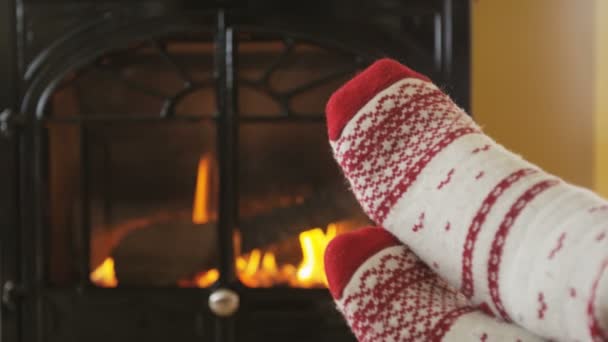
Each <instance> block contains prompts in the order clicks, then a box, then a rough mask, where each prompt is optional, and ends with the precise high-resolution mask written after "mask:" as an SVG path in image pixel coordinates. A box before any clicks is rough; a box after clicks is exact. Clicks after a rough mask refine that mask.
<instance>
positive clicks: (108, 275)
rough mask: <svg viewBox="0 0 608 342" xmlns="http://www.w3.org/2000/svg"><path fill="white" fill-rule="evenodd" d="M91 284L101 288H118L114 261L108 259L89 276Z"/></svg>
mask: <svg viewBox="0 0 608 342" xmlns="http://www.w3.org/2000/svg"><path fill="white" fill-rule="evenodd" d="M89 277H90V279H91V282H92V283H93V284H96V285H97V286H99V287H116V286H118V280H117V279H116V272H114V259H112V258H107V259H106V260H104V261H103V263H102V264H101V265H99V267H97V268H96V269H95V270H94V271H93V272H91V275H90V276H89Z"/></svg>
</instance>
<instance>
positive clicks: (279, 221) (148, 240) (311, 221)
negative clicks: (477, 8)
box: [112, 186, 369, 286]
mask: <svg viewBox="0 0 608 342" xmlns="http://www.w3.org/2000/svg"><path fill="white" fill-rule="evenodd" d="M341 220H353V221H355V222H356V223H353V226H354V227H357V226H358V225H363V224H366V223H368V222H369V221H368V219H367V218H366V217H365V216H364V215H363V214H362V213H361V210H360V209H359V205H358V203H357V201H356V200H355V199H354V197H353V195H352V194H351V193H350V192H349V191H348V190H346V189H344V188H343V187H337V186H336V187H331V188H327V189H324V190H322V191H318V192H317V193H315V194H313V195H312V196H309V197H308V198H307V199H305V200H303V201H302V202H300V203H298V204H294V205H292V206H289V207H284V208H275V209H273V210H271V211H270V212H267V213H263V214H258V215H255V216H252V217H244V218H241V221H240V229H239V231H240V235H241V241H242V242H241V248H242V251H244V252H248V251H251V250H253V249H254V248H260V247H266V246H268V245H270V244H273V243H276V242H279V241H284V240H287V239H290V238H295V237H297V234H298V233H299V232H301V231H303V230H306V229H308V228H311V227H326V226H327V225H329V224H330V223H332V222H336V221H341ZM145 221H147V222H146V224H145V225H144V226H141V223H142V222H145ZM123 229H129V231H127V232H123V233H122V234H121V235H122V236H124V238H122V239H121V240H120V241H119V242H118V243H117V245H116V248H114V250H113V251H112V256H113V257H114V260H115V265H116V275H117V277H118V279H119V281H120V283H121V284H123V285H158V286H169V285H174V284H176V283H177V282H178V281H179V280H180V279H184V278H188V277H191V276H193V275H194V274H196V273H198V272H200V271H201V270H204V269H208V268H211V267H213V262H214V261H215V260H216V255H217V252H218V251H217V247H218V245H217V229H216V223H215V222H207V223H204V224H194V223H192V217H191V215H190V212H189V211H186V210H184V212H183V213H180V214H176V215H161V216H158V217H156V218H154V219H153V220H146V219H143V220H140V225H137V224H131V225H129V224H126V225H125V224H123ZM112 230H114V229H112ZM296 253H298V252H296Z"/></svg>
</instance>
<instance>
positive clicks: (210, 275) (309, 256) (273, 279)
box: [195, 224, 338, 288]
mask: <svg viewBox="0 0 608 342" xmlns="http://www.w3.org/2000/svg"><path fill="white" fill-rule="evenodd" d="M337 233H338V226H337V225H336V224H330V225H329V226H328V227H327V230H326V231H325V232H324V231H323V230H322V229H321V228H313V229H309V230H306V231H303V232H301V233H300V235H299V241H300V248H301V250H302V261H301V262H300V263H299V265H298V267H295V266H294V265H292V264H283V265H281V266H280V267H279V266H278V265H277V261H276V256H275V254H274V253H273V252H271V251H266V252H263V251H262V250H260V249H257V248H256V249H254V250H252V251H251V252H249V253H248V254H246V255H241V256H239V257H237V259H236V270H237V274H238V276H239V279H240V280H241V282H242V283H243V284H245V285H247V286H249V287H270V286H273V285H281V284H284V285H289V286H292V287H303V288H312V287H324V286H325V287H326V286H327V278H326V277H325V268H324V266H323V254H324V253H325V248H326V247H327V244H329V242H330V241H331V240H332V239H333V238H334V237H335V236H336V235H337ZM218 277H219V272H218V270H217V269H211V270H209V271H206V272H203V273H201V274H199V275H198V276H196V278H195V283H196V285H197V286H199V287H209V286H211V285H213V283H214V282H215V281H217V279H218Z"/></svg>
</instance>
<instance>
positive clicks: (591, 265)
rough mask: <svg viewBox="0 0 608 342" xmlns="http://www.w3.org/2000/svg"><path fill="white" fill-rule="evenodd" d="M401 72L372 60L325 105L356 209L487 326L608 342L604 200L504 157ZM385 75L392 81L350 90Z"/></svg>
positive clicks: (442, 100)
mask: <svg viewBox="0 0 608 342" xmlns="http://www.w3.org/2000/svg"><path fill="white" fill-rule="evenodd" d="M378 70H382V73H379V72H378ZM408 70H409V69H407V68H406V67H404V66H401V65H399V64H398V63H396V62H394V61H391V60H386V59H385V60H381V61H378V62H376V64H374V65H372V66H371V67H370V68H369V69H367V70H366V71H364V72H363V73H362V74H361V75H359V76H357V77H356V78H355V79H353V80H351V81H350V82H349V83H347V84H346V85H345V86H344V87H343V88H342V89H340V90H339V91H338V92H336V94H334V95H333V96H332V98H331V99H330V103H329V104H328V110H327V115H328V126H330V133H331V132H334V134H333V136H331V135H330V137H331V138H332V140H331V142H330V143H331V146H332V148H333V150H334V155H335V158H336V160H337V161H338V163H339V164H340V166H341V168H342V170H343V172H344V174H345V176H346V178H347V179H348V181H349V182H350V185H351V187H352V190H353V192H354V193H355V196H356V197H357V199H358V200H359V202H360V203H361V206H362V207H363V209H364V210H365V211H366V213H367V214H368V215H369V216H370V217H371V218H373V219H374V220H375V221H376V222H377V223H378V224H380V225H382V226H384V227H386V229H388V230H389V231H390V232H391V233H392V234H393V235H395V236H397V237H398V238H399V240H401V241H402V242H404V243H405V244H406V245H408V246H410V248H411V249H412V251H413V252H415V253H416V254H417V255H418V256H419V257H420V258H421V259H422V260H423V261H424V262H425V263H426V264H427V265H433V268H434V269H435V271H436V272H438V273H439V274H440V275H441V276H442V277H443V278H445V279H446V280H447V281H448V282H449V283H450V285H452V286H454V287H455V288H457V289H459V290H460V291H461V292H462V293H464V294H465V295H466V297H467V298H468V299H470V300H471V301H472V302H473V303H475V304H476V305H480V306H481V307H483V308H484V309H485V310H486V311H488V312H492V313H493V314H494V315H496V316H497V317H500V318H502V319H504V320H506V321H514V322H516V323H517V324H520V325H522V326H524V327H525V328H527V329H529V330H530V331H532V332H534V333H536V334H538V335H541V336H544V337H547V338H551V339H554V340H568V341H576V340H578V341H608V275H606V274H608V271H607V269H608V202H606V201H605V200H603V199H602V198H600V197H598V196H597V195H595V194H594V193H592V192H590V191H588V190H585V189H581V188H578V187H575V186H573V185H569V184H567V183H565V182H564V181H562V180H560V179H559V178H557V177H555V176H552V175H549V174H547V173H546V172H544V171H542V170H541V169H539V168H538V167H536V166H534V165H532V164H530V163H528V162H526V161H525V160H523V159H522V158H521V157H519V156H517V155H515V154H513V153H511V152H509V151H507V150H506V149H504V148H503V147H502V146H500V145H498V144H497V143H495V142H494V141H493V140H492V139H490V138H489V137H487V136H486V135H484V134H483V133H482V132H481V129H480V128H479V127H478V126H477V125H476V124H475V123H474V122H473V121H472V120H471V119H470V117H469V116H468V115H467V114H466V113H465V112H463V111H462V110H461V109H460V108H459V107H458V106H457V105H455V104H454V103H453V102H452V101H451V100H450V98H449V97H448V96H447V95H445V94H443V93H442V92H441V91H440V90H439V89H438V88H437V87H436V86H435V85H433V84H432V83H430V82H429V81H428V80H427V79H426V78H423V77H420V76H419V75H418V74H416V73H414V72H411V73H408ZM390 74H398V75H400V76H402V77H401V78H400V79H398V80H396V81H395V82H393V83H391V84H387V85H386V86H385V87H384V88H382V89H373V90H370V89H369V88H366V86H365V84H361V80H362V79H363V78H365V79H366V83H369V84H373V82H370V81H369V80H370V79H371V80H381V79H384V78H386V77H388V76H387V75H390ZM378 84H381V83H378ZM372 91H375V93H374V94H373V96H370V94H369V93H370V92H372ZM361 96H364V97H367V98H369V101H367V102H366V103H365V104H364V105H362V106H360V107H358V108H356V109H355V110H353V111H350V112H344V111H340V110H337V108H340V107H341V104H344V103H348V102H349V101H350V99H353V98H358V97H361ZM345 115H346V116H347V117H348V120H344V119H342V120H338V119H337V118H336V117H338V116H345ZM342 123H343V124H342Z"/></svg>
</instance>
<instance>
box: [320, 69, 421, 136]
mask: <svg viewBox="0 0 608 342" xmlns="http://www.w3.org/2000/svg"><path fill="white" fill-rule="evenodd" d="M404 78H417V79H420V80H423V81H427V82H431V80H430V79H429V78H427V77H426V76H424V75H421V74H419V73H417V72H415V71H413V70H411V69H410V68H408V67H406V66H404V65H402V64H400V63H398V62H397V61H395V60H392V59H389V58H383V59H380V60H378V61H376V62H374V63H373V64H372V65H371V66H369V67H368V68H367V69H365V70H363V71H362V72H361V73H360V74H358V75H357V76H355V77H354V78H353V79H351V80H350V81H348V82H347V83H346V84H345V85H343V86H342V87H341V88H340V89H338V90H337V91H336V92H335V93H334V94H333V95H332V96H331V97H330V99H329V101H328V102H327V106H326V107H325V112H326V114H327V130H328V135H329V139H331V140H336V139H338V138H339V137H340V134H341V133H342V130H343V129H344V126H346V124H347V123H348V122H349V121H350V119H352V118H353V116H355V114H357V112H358V111H359V110H360V109H361V108H362V107H363V106H364V105H365V104H366V103H367V102H369V101H370V100H371V99H372V98H373V97H374V96H376V94H378V93H379V92H381V91H382V90H384V89H386V88H388V87H389V86H390V85H392V84H393V83H395V82H397V81H399V80H402V79H404Z"/></svg>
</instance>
